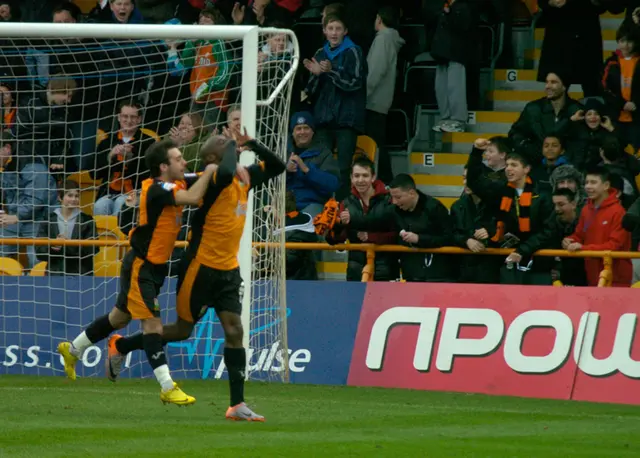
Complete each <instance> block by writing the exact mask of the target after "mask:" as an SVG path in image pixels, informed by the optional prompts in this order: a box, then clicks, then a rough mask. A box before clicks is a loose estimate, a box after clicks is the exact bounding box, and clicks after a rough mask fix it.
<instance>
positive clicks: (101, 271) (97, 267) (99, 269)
mask: <svg viewBox="0 0 640 458" xmlns="http://www.w3.org/2000/svg"><path fill="white" fill-rule="evenodd" d="M96 259H97V256H96ZM93 275H94V276H96V277H119V276H120V261H94V262H93Z"/></svg>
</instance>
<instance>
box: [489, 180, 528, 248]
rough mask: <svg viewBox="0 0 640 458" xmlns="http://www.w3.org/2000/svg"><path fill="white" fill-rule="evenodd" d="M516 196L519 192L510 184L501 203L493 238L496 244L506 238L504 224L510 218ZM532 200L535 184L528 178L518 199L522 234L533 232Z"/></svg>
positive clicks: (506, 187)
mask: <svg viewBox="0 0 640 458" xmlns="http://www.w3.org/2000/svg"><path fill="white" fill-rule="evenodd" d="M516 196H517V191H516V189H515V185H513V183H509V184H508V185H507V186H505V188H504V191H503V194H502V200H501V201H500V214H499V215H498V225H497V230H496V235H494V236H493V237H492V238H491V240H493V241H494V242H501V241H502V239H503V238H504V231H505V226H504V222H505V221H506V220H507V218H509V214H510V212H511V206H512V205H513V200H514V199H515V198H516ZM532 198H533V182H532V181H531V178H529V177H527V180H526V181H525V185H524V190H523V191H522V195H521V196H520V198H519V199H518V207H519V212H518V228H519V229H520V232H521V233H527V232H530V231H531V219H530V215H531V213H530V211H531V201H532Z"/></svg>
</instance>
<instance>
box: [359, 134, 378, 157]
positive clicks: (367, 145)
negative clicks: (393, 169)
mask: <svg viewBox="0 0 640 458" xmlns="http://www.w3.org/2000/svg"><path fill="white" fill-rule="evenodd" d="M356 148H359V149H361V150H362V151H363V152H364V153H365V154H366V155H367V157H368V158H369V159H371V161H372V162H374V163H375V162H376V155H377V153H378V145H376V142H375V141H374V140H373V138H371V137H368V136H366V135H360V136H359V137H358V143H356Z"/></svg>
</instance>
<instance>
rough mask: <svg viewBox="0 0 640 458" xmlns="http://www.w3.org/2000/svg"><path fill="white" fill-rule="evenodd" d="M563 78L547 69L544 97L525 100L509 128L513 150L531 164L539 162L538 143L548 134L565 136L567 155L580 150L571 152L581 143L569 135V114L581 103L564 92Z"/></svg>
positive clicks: (565, 88) (540, 145) (570, 156)
mask: <svg viewBox="0 0 640 458" xmlns="http://www.w3.org/2000/svg"><path fill="white" fill-rule="evenodd" d="M600 55H602V53H600ZM566 81H568V80H567V77H566V76H563V75H561V74H558V73H552V72H550V73H548V74H547V76H546V82H545V92H546V95H545V97H542V98H540V99H538V100H534V101H532V102H529V103H527V105H526V106H525V107H524V110H523V111H522V113H521V114H520V117H519V118H518V120H517V121H516V122H515V123H514V124H513V125H512V126H511V130H509V138H510V139H511V141H512V143H513V149H514V151H516V152H517V153H519V154H522V155H524V156H526V159H527V162H528V163H530V164H531V165H532V166H536V165H539V164H540V163H541V162H542V144H543V142H544V139H545V138H547V136H549V135H560V136H562V137H564V138H565V139H566V143H567V144H566V145H565V149H566V152H567V156H568V157H569V158H572V157H573V156H575V155H578V154H580V153H579V152H575V153H574V148H580V146H581V145H580V144H578V143H576V140H577V139H576V138H575V137H572V136H571V133H572V131H571V129H572V127H573V126H572V120H571V118H572V116H573V115H574V114H575V113H576V112H577V111H579V110H582V109H583V107H582V105H580V103H578V102H577V101H575V100H573V99H572V98H570V97H569V95H568V94H567V89H568V87H569V83H567V82H566Z"/></svg>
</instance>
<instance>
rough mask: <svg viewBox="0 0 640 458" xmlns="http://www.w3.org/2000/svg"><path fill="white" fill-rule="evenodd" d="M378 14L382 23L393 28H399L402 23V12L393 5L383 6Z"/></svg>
mask: <svg viewBox="0 0 640 458" xmlns="http://www.w3.org/2000/svg"><path fill="white" fill-rule="evenodd" d="M378 16H380V19H381V20H382V23H383V24H384V25H385V26H387V27H389V28H392V29H397V28H398V25H399V24H400V13H399V12H398V9H397V8H395V7H393V6H383V7H382V8H380V9H379V10H378Z"/></svg>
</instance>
